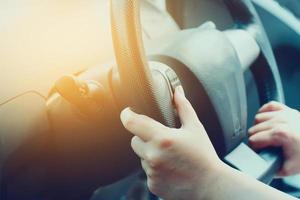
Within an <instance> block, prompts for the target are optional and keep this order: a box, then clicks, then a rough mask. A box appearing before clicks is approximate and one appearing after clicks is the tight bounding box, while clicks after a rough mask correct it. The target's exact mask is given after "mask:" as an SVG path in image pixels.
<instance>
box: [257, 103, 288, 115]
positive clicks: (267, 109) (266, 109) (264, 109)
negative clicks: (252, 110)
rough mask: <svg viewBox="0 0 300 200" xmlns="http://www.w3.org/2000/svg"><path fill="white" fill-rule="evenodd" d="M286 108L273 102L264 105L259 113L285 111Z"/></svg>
mask: <svg viewBox="0 0 300 200" xmlns="http://www.w3.org/2000/svg"><path fill="white" fill-rule="evenodd" d="M285 107H286V106H285V105H284V104H281V103H279V102H276V101H271V102H269V103H267V104H265V105H263V106H262V107H261V108H260V109H259V110H258V112H259V113H262V112H270V111H278V110H282V109H284V108H285Z"/></svg>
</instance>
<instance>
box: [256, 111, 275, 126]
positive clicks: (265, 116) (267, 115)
mask: <svg viewBox="0 0 300 200" xmlns="http://www.w3.org/2000/svg"><path fill="white" fill-rule="evenodd" d="M276 113H278V111H273V112H264V113H258V114H257V115H255V124H259V123H262V122H265V121H267V120H271V119H272V118H273V117H274V116H275V115H276Z"/></svg>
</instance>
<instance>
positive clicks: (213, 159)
mask: <svg viewBox="0 0 300 200" xmlns="http://www.w3.org/2000/svg"><path fill="white" fill-rule="evenodd" d="M174 101H175V105H176V108H177V111H178V114H179V117H180V120H181V123H182V127H181V128H180V129H174V128H168V127H166V126H164V125H162V124H161V123H159V122H157V121H155V120H153V119H151V118H149V117H147V116H144V115H139V114H136V113H134V112H132V111H131V110H130V109H129V108H127V109H125V110H123V111H122V113H121V120H122V123H123V124H124V126H125V128H126V129H127V130H129V131H130V132H131V133H133V134H134V135H135V136H134V137H133V138H132V143H131V146H132V148H133V150H134V152H135V153H136V154H137V155H138V156H139V157H140V158H141V163H142V167H143V169H144V171H145V172H146V174H147V178H148V179H147V184H148V187H149V189H150V191H151V192H153V193H154V194H156V195H158V196H160V197H162V198H163V199H172V200H177V199H178V200H179V199H180V200H181V199H189V200H193V199H202V198H200V196H202V197H203V196H204V195H205V191H206V190H208V188H210V185H212V184H213V183H212V182H213V180H214V179H215V178H217V177H218V174H217V173H216V172H217V171H218V168H219V167H220V166H221V165H222V164H223V163H222V162H221V161H220V159H219V158H218V156H217V154H216V152H215V150H214V148H213V145H212V143H211V142H210V140H209V138H208V135H207V133H206V131H205V129H204V127H203V126H202V124H201V123H200V121H199V120H198V118H197V115H196V113H195V111H194V109H193V108H192V105H191V104H190V102H189V101H188V100H187V99H186V98H185V96H184V92H183V89H182V87H178V88H177V89H176V91H175V95H174ZM199 188H201V191H200V190H199Z"/></svg>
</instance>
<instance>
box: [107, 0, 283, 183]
mask: <svg viewBox="0 0 300 200" xmlns="http://www.w3.org/2000/svg"><path fill="white" fill-rule="evenodd" d="M224 4H225V5H226V6H227V8H228V11H229V12H230V13H231V15H232V18H233V20H234V22H235V25H236V28H237V29H243V30H245V31H247V32H248V33H250V34H251V35H252V36H253V38H254V39H255V40H256V42H257V44H258V45H259V47H260V48H261V54H260V55H259V58H258V59H257V60H256V61H255V63H254V64H253V65H252V67H251V71H252V73H253V75H254V78H255V80H256V83H257V85H258V92H259V98H260V103H261V104H264V103H267V102H269V101H272V100H274V101H279V102H282V103H283V102H284V96H283V91H282V86H281V80H280V77H279V72H278V69H277V65H276V61H275V58H274V55H273V52H272V49H271V46H270V43H269V41H268V39H267V37H266V34H265V32H264V30H263V27H262V25H261V22H260V19H259V17H258V15H257V13H256V11H255V9H254V7H253V5H252V3H251V2H250V1H249V0H242V1H238V0H224ZM111 22H112V35H113V44H114V50H115V55H116V60H117V64H118V70H119V76H120V80H121V83H122V84H123V85H125V87H124V88H125V90H126V93H127V94H129V95H127V96H129V97H128V98H129V102H130V106H131V107H132V108H133V109H135V110H136V111H137V112H143V113H145V114H147V115H150V116H151V117H153V118H155V119H156V120H158V121H160V122H162V123H164V124H165V125H168V126H175V121H174V118H172V117H170V113H167V114H166V113H164V110H166V109H167V108H165V107H162V106H161V105H160V101H161V97H160V96H159V95H158V93H157V91H156V90H155V87H156V86H155V83H154V80H153V77H152V75H151V71H150V68H149V66H148V62H147V58H146V54H145V51H144V47H143V43H142V37H141V35H142V34H141V23H140V16H139V1H138V0H111ZM128 72H130V73H128ZM132 92H134V94H135V95H133V93H132ZM137 94H139V95H137ZM133 96H134V97H135V98H134V99H133V98H131V97H133ZM149 105H151V106H149ZM241 152H245V153H246V152H248V153H249V148H248V147H245V144H244V143H242V144H241V145H239V146H237V147H236V148H235V149H234V150H233V151H232V152H231V153H229V154H228V155H226V156H225V157H224V160H225V161H226V162H227V163H228V164H230V165H232V166H234V167H236V168H238V169H240V170H242V171H245V172H246V173H247V172H249V173H254V174H255V176H256V178H257V179H259V180H261V181H264V182H269V181H270V180H272V177H273V176H274V174H275V173H276V171H277V170H278V169H279V167H280V163H281V155H280V152H279V151H278V150H277V149H275V150H274V149H265V150H263V151H261V152H259V155H260V157H261V158H263V159H264V160H265V161H266V162H267V165H266V166H265V167H264V169H262V170H261V171H259V170H257V169H250V168H251V167H250V168H249V166H246V165H247V163H245V162H241V161H240V160H239V159H238V157H239V156H240V155H241ZM246 154H247V153H246ZM250 154H252V153H250ZM253 170H254V171H255V172H253ZM250 171H252V172H250Z"/></svg>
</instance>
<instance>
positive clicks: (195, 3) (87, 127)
mask: <svg viewBox="0 0 300 200" xmlns="http://www.w3.org/2000/svg"><path fill="white" fill-rule="evenodd" d="M299 13H300V1H298V0H286V1H284V0H278V1H275V0H186V1H182V0H134V1H133V0H88V1H51V0H45V1H33V0H25V1H18V0H10V1H0V44H1V45H0V72H1V73H0V199H1V200H2V199H3V200H19V199H26V200H40V199H45V200H47V199H49V200H68V199H70V200H86V199H90V200H117V199H120V200H127V199H128V200H129V199H136V200H151V199H153V200H154V199H159V197H156V196H155V195H153V194H151V193H150V192H149V190H148V189H147V185H146V176H145V174H144V173H143V172H142V170H141V167H140V164H139V161H138V158H137V157H136V156H135V155H134V153H133V151H132V150H131V148H130V140H131V137H132V136H131V135H130V134H129V133H128V132H127V131H126V130H125V129H124V128H123V126H122V124H121V122H120V118H119V114H120V112H121V110H122V109H124V108H125V107H128V106H129V107H132V108H134V109H135V110H136V111H138V112H140V113H144V114H147V115H149V116H151V117H153V118H154V119H157V120H158V121H160V122H162V123H163V124H165V125H167V126H170V127H178V126H179V121H178V117H177V116H176V113H175V111H174V108H173V104H172V97H173V92H174V88H175V87H176V86H178V85H182V86H183V88H184V90H185V92H186V95H187V97H188V99H189V100H190V101H191V103H192V105H193V107H194V108H195V110H196V112H197V115H198V117H199V119H200V120H201V122H203V124H204V126H205V128H206V129H207V132H208V133H209V137H210V139H211V141H212V143H213V145H214V147H215V149H216V151H217V153H218V155H219V157H220V158H221V159H222V160H223V161H224V162H226V163H227V164H228V165H230V166H232V167H234V168H236V169H238V170H240V171H242V172H243V173H246V174H248V175H250V176H253V177H254V178H256V179H258V180H260V181H262V182H264V183H266V184H270V185H271V186H272V187H275V188H277V189H279V190H281V191H283V192H285V193H288V194H290V195H292V196H295V197H300V176H292V177H287V178H283V179H277V178H275V175H276V172H277V171H278V170H279V168H280V164H281V162H282V154H281V150H280V149H278V148H267V149H263V150H261V151H258V152H256V151H254V150H252V149H251V148H250V147H249V145H248V141H247V129H248V128H249V127H250V126H251V125H252V124H253V121H254V115H255V113H256V112H257V110H258V109H259V107H260V106H261V105H263V104H264V103H267V102H269V101H273V100H274V101H279V102H282V103H285V104H286V105H288V106H290V107H292V108H295V109H298V110H300V101H299V99H300V93H299V87H298V86H299V85H300V67H299V66H300V57H299V56H298V55H300V15H299ZM207 33H209V34H207ZM224 41H226V42H224ZM200 47H201V48H200Z"/></svg>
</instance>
